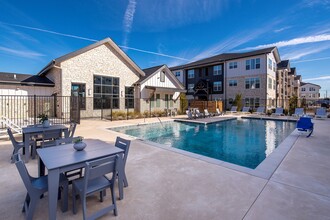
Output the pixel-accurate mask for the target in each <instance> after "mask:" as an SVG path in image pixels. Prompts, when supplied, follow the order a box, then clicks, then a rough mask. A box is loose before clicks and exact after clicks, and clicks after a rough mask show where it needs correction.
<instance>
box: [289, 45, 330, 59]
mask: <svg viewBox="0 0 330 220" xmlns="http://www.w3.org/2000/svg"><path fill="white" fill-rule="evenodd" d="M329 48H330V44H326V45H316V46H315V45H314V46H313V47H312V46H310V47H304V48H302V49H296V48H293V49H290V52H289V53H284V55H283V59H289V60H298V59H300V58H302V57H304V56H308V55H311V54H315V53H319V52H321V51H324V50H327V49H329Z"/></svg>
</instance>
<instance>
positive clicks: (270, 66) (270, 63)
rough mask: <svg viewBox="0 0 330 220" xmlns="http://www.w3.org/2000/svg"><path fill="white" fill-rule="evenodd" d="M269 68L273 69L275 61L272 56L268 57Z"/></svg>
mask: <svg viewBox="0 0 330 220" xmlns="http://www.w3.org/2000/svg"><path fill="white" fill-rule="evenodd" d="M268 69H270V70H272V69H273V61H272V60H271V59H270V58H268Z"/></svg>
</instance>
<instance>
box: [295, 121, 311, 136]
mask: <svg viewBox="0 0 330 220" xmlns="http://www.w3.org/2000/svg"><path fill="white" fill-rule="evenodd" d="M296 128H297V130H298V131H300V132H307V133H308V135H307V137H310V136H311V135H312V133H313V130H314V124H313V122H312V119H311V118H309V117H301V118H299V120H298V122H297V127H296Z"/></svg>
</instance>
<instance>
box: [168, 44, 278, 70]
mask: <svg viewBox="0 0 330 220" xmlns="http://www.w3.org/2000/svg"><path fill="white" fill-rule="evenodd" d="M274 50H275V53H276V56H278V59H279V54H278V50H277V48H276V47H269V48H264V49H260V50H254V51H249V52H245V53H222V54H218V55H215V56H212V57H208V58H205V59H202V60H198V61H195V62H192V63H188V64H184V65H180V66H175V67H171V68H170V69H171V70H172V71H173V70H178V69H188V68H191V67H196V66H202V65H203V66H205V65H212V64H216V63H221V62H225V61H229V60H235V59H240V58H245V57H251V56H257V55H261V54H268V53H271V52H273V51H274Z"/></svg>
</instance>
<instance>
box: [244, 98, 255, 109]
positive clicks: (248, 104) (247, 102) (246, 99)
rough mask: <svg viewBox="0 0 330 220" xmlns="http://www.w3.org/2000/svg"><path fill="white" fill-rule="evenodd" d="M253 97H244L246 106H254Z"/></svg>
mask: <svg viewBox="0 0 330 220" xmlns="http://www.w3.org/2000/svg"><path fill="white" fill-rule="evenodd" d="M254 101H255V100H254V98H245V106H246V107H252V108H253V107H254Z"/></svg>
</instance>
